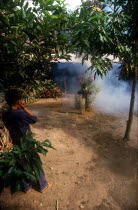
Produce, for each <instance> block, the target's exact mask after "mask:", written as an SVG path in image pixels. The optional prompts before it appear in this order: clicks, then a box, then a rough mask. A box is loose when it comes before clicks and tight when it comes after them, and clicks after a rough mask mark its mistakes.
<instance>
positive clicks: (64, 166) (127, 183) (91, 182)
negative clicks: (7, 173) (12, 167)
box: [0, 98, 138, 210]
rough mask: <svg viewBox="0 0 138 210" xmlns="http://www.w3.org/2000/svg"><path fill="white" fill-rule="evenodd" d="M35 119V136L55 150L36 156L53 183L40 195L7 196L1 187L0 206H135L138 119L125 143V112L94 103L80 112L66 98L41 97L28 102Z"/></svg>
mask: <svg viewBox="0 0 138 210" xmlns="http://www.w3.org/2000/svg"><path fill="white" fill-rule="evenodd" d="M29 108H30V110H32V111H33V112H34V113H35V114H36V115H37V116H38V118H39V121H38V122H37V123H36V124H35V125H33V126H32V131H33V132H34V133H36V138H37V139H38V140H40V141H42V140H45V139H47V138H48V139H49V140H51V142H52V144H53V146H54V147H55V148H56V150H52V149H50V150H49V152H48V154H47V156H46V157H45V156H41V158H42V161H43V168H44V171H45V175H46V179H47V181H48V182H52V183H53V186H52V187H51V188H49V189H48V190H47V191H46V192H45V193H44V194H41V193H39V192H37V191H36V190H35V189H33V188H32V191H31V192H30V193H29V194H24V193H23V192H17V193H15V194H14V195H12V196H11V195H10V193H9V189H4V192H3V193H2V195H1V197H0V202H1V208H2V210H6V209H9V210H15V209H17V210H24V209H26V210H37V209H42V210H44V209H45V210H56V209H57V210H79V209H86V210H136V209H137V196H138V192H137V137H138V133H137V120H138V118H137V117H136V116H134V120H133V126H132V132H131V141H130V142H129V143H128V145H127V144H125V143H124V142H123V141H122V137H123V135H124V131H125V127H126V121H127V114H128V113H126V115H125V114H124V115H122V114H119V113H118V114H117V115H107V114H103V113H99V112H98V110H96V108H93V110H92V111H91V112H86V113H85V114H83V115H82V114H80V113H79V111H77V110H74V109H73V103H72V101H71V99H70V98H66V99H63V100H62V103H61V99H58V100H57V101H55V100H54V99H41V100H39V101H38V102H36V103H34V104H32V105H30V106H29Z"/></svg>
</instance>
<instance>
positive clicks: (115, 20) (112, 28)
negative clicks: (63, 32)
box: [69, 0, 132, 76]
mask: <svg viewBox="0 0 138 210" xmlns="http://www.w3.org/2000/svg"><path fill="white" fill-rule="evenodd" d="M106 2H107V3H106ZM96 3H97V1H86V2H84V1H83V2H82V5H81V6H80V8H78V9H77V10H75V11H74V12H73V13H72V14H71V16H70V19H69V23H70V25H72V26H73V27H72V30H71V32H72V33H71V35H72V36H71V37H72V43H73V44H74V47H75V51H77V52H78V55H79V56H82V63H84V62H85V61H86V60H90V62H91V66H90V67H89V70H91V71H92V72H94V73H95V74H98V75H100V76H102V75H103V74H106V72H107V71H108V70H109V69H110V68H111V67H112V62H113V58H110V57H109V56H110V55H113V57H114V58H117V57H118V58H119V59H120V60H121V61H122V58H123V57H124V55H125V54H126V53H127V54H130V55H131V54H132V46H131V45H130V43H129V41H128V40H129V35H128V33H127V32H128V29H129V26H128V22H129V19H130V17H129V16H128V15H126V14H125V13H124V11H123V10H120V7H118V6H117V4H116V1H104V0H103V1H102V0H101V1H99V3H97V4H98V7H95V5H96ZM109 3H111V6H112V8H113V9H114V10H113V11H112V10H107V9H106V7H107V4H109ZM99 7H100V8H99ZM130 57H131V58H132V56H130Z"/></svg>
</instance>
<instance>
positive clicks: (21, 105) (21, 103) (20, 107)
mask: <svg viewBox="0 0 138 210" xmlns="http://www.w3.org/2000/svg"><path fill="white" fill-rule="evenodd" d="M24 108H25V106H24V101H21V102H20V104H19V109H22V110H24Z"/></svg>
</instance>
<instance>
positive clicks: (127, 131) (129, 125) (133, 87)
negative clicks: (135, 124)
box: [124, 67, 137, 141]
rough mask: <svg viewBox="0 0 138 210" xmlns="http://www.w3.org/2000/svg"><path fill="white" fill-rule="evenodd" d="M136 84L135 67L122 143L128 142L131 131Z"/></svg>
mask: <svg viewBox="0 0 138 210" xmlns="http://www.w3.org/2000/svg"><path fill="white" fill-rule="evenodd" d="M136 83H137V68H136V67H135V69H134V80H133V85H132V92H131V101H130V108H129V117H128V121H127V126H126V131H125V135H124V141H129V140H130V131H131V126H132V121H133V112H134V101H135V90H136Z"/></svg>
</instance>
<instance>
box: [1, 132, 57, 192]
mask: <svg viewBox="0 0 138 210" xmlns="http://www.w3.org/2000/svg"><path fill="white" fill-rule="evenodd" d="M33 136H34V134H33V133H31V132H30V131H28V132H27V135H26V138H24V139H21V142H20V145H14V146H13V149H12V150H9V151H7V152H1V153H0V179H1V180H3V181H4V185H3V187H2V188H1V189H0V190H1V193H2V191H3V189H4V186H5V187H8V186H10V191H11V194H13V193H15V192H17V191H19V190H21V189H22V179H24V180H26V181H27V180H29V179H33V180H37V179H38V177H39V171H42V172H43V169H42V162H41V160H40V157H39V155H38V153H41V154H43V155H46V154H47V152H48V150H47V149H46V148H53V147H52V145H51V142H50V141H49V140H48V139H46V140H45V141H43V142H40V141H36V140H35V139H34V138H33ZM53 149H54V148H53ZM20 160H24V162H25V165H26V170H23V169H21V168H20V166H19V162H20Z"/></svg>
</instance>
